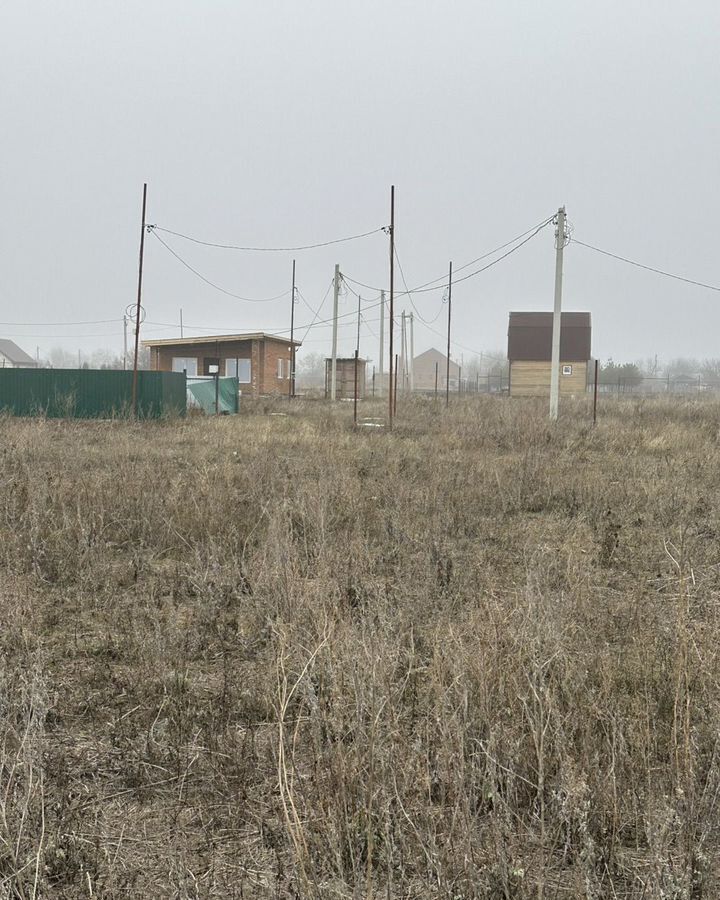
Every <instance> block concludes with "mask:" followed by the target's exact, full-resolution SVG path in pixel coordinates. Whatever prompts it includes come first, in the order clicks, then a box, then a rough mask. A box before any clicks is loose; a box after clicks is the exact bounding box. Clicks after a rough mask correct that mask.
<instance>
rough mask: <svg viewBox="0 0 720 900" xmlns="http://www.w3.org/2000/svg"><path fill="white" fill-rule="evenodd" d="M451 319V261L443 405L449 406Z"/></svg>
mask: <svg viewBox="0 0 720 900" xmlns="http://www.w3.org/2000/svg"><path fill="white" fill-rule="evenodd" d="M451 320H452V262H451V263H450V271H449V272H448V334H447V360H446V363H447V366H446V373H445V406H450V323H451Z"/></svg>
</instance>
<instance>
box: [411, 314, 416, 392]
mask: <svg viewBox="0 0 720 900" xmlns="http://www.w3.org/2000/svg"><path fill="white" fill-rule="evenodd" d="M414 326H415V318H414V317H413V314H412V313H410V393H412V392H413V391H414V390H415V327H414Z"/></svg>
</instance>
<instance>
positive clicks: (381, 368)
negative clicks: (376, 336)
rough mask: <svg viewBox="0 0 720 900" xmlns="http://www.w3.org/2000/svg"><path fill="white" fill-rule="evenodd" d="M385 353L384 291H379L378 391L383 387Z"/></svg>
mask: <svg viewBox="0 0 720 900" xmlns="http://www.w3.org/2000/svg"><path fill="white" fill-rule="evenodd" d="M384 355H385V291H380V357H379V360H378V375H379V376H380V393H381V394H382V388H383V371H384V364H383V357H384Z"/></svg>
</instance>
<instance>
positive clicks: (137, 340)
mask: <svg viewBox="0 0 720 900" xmlns="http://www.w3.org/2000/svg"><path fill="white" fill-rule="evenodd" d="M146 209H147V184H143V196H142V224H141V225H140V261H139V264H138V289H137V307H136V309H135V356H134V359H133V380H132V411H133V416H135V417H136V418H137V387H138V350H139V348H140V304H141V300H142V276H143V254H144V252H145V210H146Z"/></svg>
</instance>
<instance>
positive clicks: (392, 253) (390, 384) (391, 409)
mask: <svg viewBox="0 0 720 900" xmlns="http://www.w3.org/2000/svg"><path fill="white" fill-rule="evenodd" d="M394 301H395V185H394V184H393V185H391V186H390V322H389V325H390V336H389V341H390V373H389V376H388V397H389V417H390V418H389V426H390V428H392V420H393V413H394V411H395V408H396V406H393V399H394V400H395V405H397V397H395V398H393V315H394ZM394 389H395V391H397V368H396V369H395V385H394Z"/></svg>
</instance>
